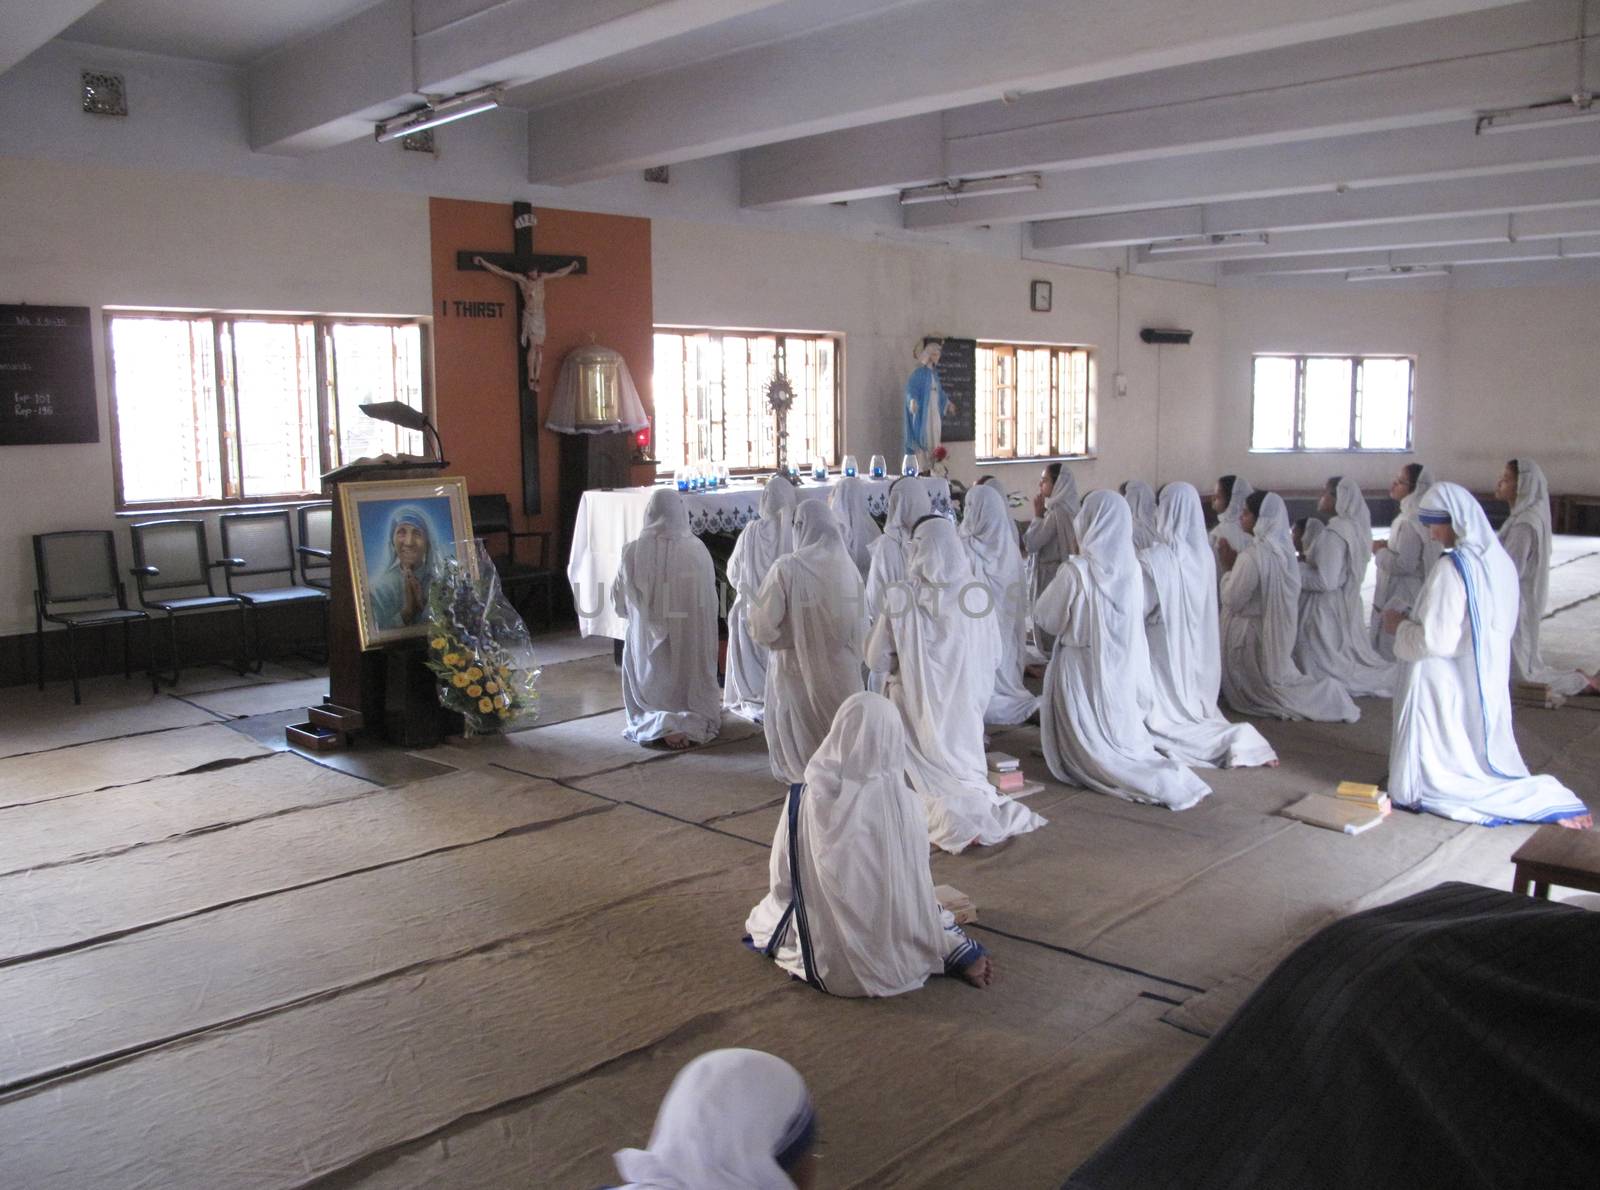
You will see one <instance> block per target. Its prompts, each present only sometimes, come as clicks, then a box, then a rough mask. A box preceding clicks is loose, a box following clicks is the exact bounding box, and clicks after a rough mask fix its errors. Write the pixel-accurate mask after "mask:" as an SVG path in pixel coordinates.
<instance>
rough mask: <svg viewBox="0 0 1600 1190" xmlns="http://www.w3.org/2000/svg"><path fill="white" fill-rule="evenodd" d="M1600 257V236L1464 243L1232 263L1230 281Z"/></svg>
mask: <svg viewBox="0 0 1600 1190" xmlns="http://www.w3.org/2000/svg"><path fill="white" fill-rule="evenodd" d="M1594 256H1600V234H1597V235H1588V236H1573V237H1569V238H1565V239H1554V240H1530V241H1528V242H1526V243H1516V244H1460V245H1456V246H1453V247H1451V246H1444V247H1431V248H1406V249H1402V250H1399V251H1395V252H1342V253H1335V254H1331V255H1328V256H1303V257H1295V256H1284V257H1277V258H1275V259H1272V260H1231V261H1228V262H1226V263H1224V264H1223V265H1222V266H1221V270H1222V275H1223V276H1225V277H1265V276H1291V275H1295V274H1309V273H1344V272H1348V271H1349V270H1351V269H1371V268H1427V267H1430V266H1436V265H1472V264H1500V263H1505V262H1507V261H1521V260H1578V259H1586V258H1588V257H1594Z"/></svg>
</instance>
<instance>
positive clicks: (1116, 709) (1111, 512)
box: [1077, 491, 1150, 752]
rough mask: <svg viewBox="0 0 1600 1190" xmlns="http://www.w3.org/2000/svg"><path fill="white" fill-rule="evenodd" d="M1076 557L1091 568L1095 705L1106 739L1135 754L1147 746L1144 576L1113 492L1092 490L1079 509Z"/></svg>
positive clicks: (1129, 517)
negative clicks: (1096, 693)
mask: <svg viewBox="0 0 1600 1190" xmlns="http://www.w3.org/2000/svg"><path fill="white" fill-rule="evenodd" d="M1077 529H1078V554H1079V558H1078V559H1077V561H1078V562H1079V563H1080V564H1081V565H1082V566H1083V568H1084V570H1086V571H1087V572H1088V576H1089V585H1090V587H1091V588H1092V590H1091V591H1090V592H1089V601H1088V602H1089V609H1090V616H1091V620H1090V625H1089V649H1088V656H1089V661H1090V664H1091V666H1092V667H1093V671H1094V672H1093V673H1092V674H1091V675H1090V678H1089V682H1088V687H1089V689H1091V690H1095V691H1098V692H1099V693H1100V694H1101V696H1102V697H1101V698H1100V699H1097V700H1095V703H1094V705H1093V706H1092V707H1091V708H1090V711H1091V713H1092V714H1093V715H1094V717H1095V719H1096V720H1097V721H1098V722H1099V725H1100V730H1101V732H1102V733H1103V734H1104V736H1105V738H1106V739H1108V740H1111V741H1112V742H1113V743H1115V744H1116V745H1117V746H1118V747H1120V748H1124V749H1126V750H1128V751H1130V752H1132V751H1135V750H1137V749H1140V748H1141V747H1142V746H1145V747H1147V746H1148V739H1147V738H1145V729H1144V714H1143V711H1144V710H1147V709H1148V707H1147V706H1141V704H1147V703H1148V701H1149V697H1150V651H1149V643H1148V642H1147V641H1146V639H1145V635H1144V578H1143V575H1142V573H1141V571H1140V569H1139V558H1138V555H1137V554H1136V553H1135V552H1134V548H1133V514H1132V512H1131V511H1130V510H1129V508H1128V502H1127V501H1126V500H1125V499H1123V498H1122V496H1120V495H1118V494H1117V493H1116V492H1111V491H1098V492H1090V493H1089V495H1088V497H1087V498H1086V499H1085V500H1084V502H1083V508H1082V509H1081V510H1080V511H1079V513H1078V525H1077Z"/></svg>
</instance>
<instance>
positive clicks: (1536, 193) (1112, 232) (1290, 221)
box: [1031, 165, 1600, 249]
mask: <svg viewBox="0 0 1600 1190" xmlns="http://www.w3.org/2000/svg"><path fill="white" fill-rule="evenodd" d="M1596 204H1600V166H1594V165H1585V166H1577V167H1574V168H1570V169H1548V170H1539V171H1537V172H1533V173H1522V174H1503V175H1499V176H1496V177H1489V178H1456V179H1452V180H1449V181H1442V182H1419V183H1415V184H1411V185H1404V186H1374V187H1372V188H1370V189H1363V190H1351V191H1349V192H1348V193H1345V194H1338V193H1332V194H1301V195H1291V196H1289V197H1285V198H1252V199H1241V200H1239V201H1235V202H1219V203H1206V204H1204V205H1201V206H1188V207H1173V208H1169V209H1165V210H1155V211H1132V212H1126V213H1123V214H1116V215H1089V216H1086V217H1084V218H1081V219H1052V220H1046V221H1044V222H1041V223H1035V224H1032V225H1031V240H1032V243H1033V246H1034V247H1035V248H1040V249H1050V248H1074V249H1078V248H1120V247H1126V246H1128V245H1140V244H1148V243H1151V242H1152V241H1154V240H1164V239H1175V238H1180V237H1185V236H1195V235H1219V234H1230V233H1233V232H1262V231H1264V232H1267V233H1269V234H1270V233H1272V232H1284V231H1294V230H1298V229H1309V228H1314V227H1354V226H1359V225H1361V224H1366V223H1390V222H1401V221H1405V220H1412V219H1431V218H1436V217H1440V216H1446V215H1491V214H1506V213H1509V212H1512V211H1531V210H1539V209H1555V208H1559V207H1583V206H1593V205H1596Z"/></svg>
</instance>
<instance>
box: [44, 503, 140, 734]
mask: <svg viewBox="0 0 1600 1190" xmlns="http://www.w3.org/2000/svg"><path fill="white" fill-rule="evenodd" d="M33 571H34V576H35V580H36V581H37V583H38V585H37V586H36V587H34V589H33V641H34V657H35V660H36V661H37V662H38V665H39V689H41V690H43V689H44V626H45V622H46V621H49V622H50V623H52V624H61V625H64V626H65V627H66V630H67V659H68V664H69V666H70V668H71V671H72V701H73V702H74V703H76V704H81V703H82V702H83V694H82V692H81V690H80V689H79V687H78V629H79V628H104V627H109V626H111V625H112V624H121V625H122V672H123V676H124V677H129V678H131V677H132V676H133V661H132V656H131V653H130V643H129V639H128V638H129V635H130V634H129V625H131V624H133V623H134V622H135V621H139V620H142V621H144V624H145V644H146V646H147V647H148V648H149V650H150V670H149V672H150V686H151V689H153V690H159V689H160V686H159V685H158V683H157V681H156V656H155V642H154V638H153V636H152V632H151V628H150V614H149V613H148V612H143V611H140V610H138V609H137V608H130V607H129V606H128V589H127V587H126V586H125V585H124V584H123V582H122V580H121V579H119V578H118V577H117V543H116V539H115V538H114V537H113V536H112V534H111V531H110V530H109V529H71V530H67V531H64V532H60V533H35V534H34V535H33ZM108 599H115V600H116V601H117V605H116V606H115V607H102V608H84V609H81V610H78V611H73V610H70V609H69V610H60V611H57V610H54V608H53V605H55V604H59V603H89V602H96V603H101V602H104V601H106V600H108Z"/></svg>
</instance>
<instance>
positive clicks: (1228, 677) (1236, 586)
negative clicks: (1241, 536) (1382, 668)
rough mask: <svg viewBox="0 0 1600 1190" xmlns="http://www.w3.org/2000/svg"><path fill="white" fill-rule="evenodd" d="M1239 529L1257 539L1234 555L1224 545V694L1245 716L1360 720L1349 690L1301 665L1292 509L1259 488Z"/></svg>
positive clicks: (1331, 721) (1334, 720) (1352, 721)
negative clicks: (1298, 659) (1314, 675)
mask: <svg viewBox="0 0 1600 1190" xmlns="http://www.w3.org/2000/svg"><path fill="white" fill-rule="evenodd" d="M1239 523H1240V526H1241V527H1242V528H1244V529H1245V530H1247V531H1253V532H1252V544H1251V546H1250V548H1249V549H1247V550H1245V551H1244V553H1242V554H1238V555H1235V554H1234V552H1233V548H1232V547H1231V546H1230V545H1228V544H1227V543H1226V542H1223V543H1221V545H1219V547H1218V548H1219V550H1221V557H1222V561H1223V564H1224V565H1225V566H1226V567H1227V573H1226V574H1225V575H1224V576H1223V579H1222V693H1223V696H1224V697H1225V698H1227V700H1228V705H1229V706H1231V707H1232V708H1233V709H1234V710H1236V711H1238V712H1239V713H1240V714H1244V715H1262V716H1265V717H1268V718H1272V719H1312V720H1316V721H1318V722H1323V723H1354V722H1355V721H1356V720H1357V719H1359V718H1361V712H1360V710H1359V709H1357V707H1356V704H1355V703H1353V702H1351V701H1350V696H1349V695H1348V694H1346V693H1345V692H1344V688H1343V687H1342V686H1339V685H1338V684H1336V683H1334V682H1330V681H1328V680H1327V679H1326V678H1312V677H1307V676H1306V675H1305V674H1303V673H1301V672H1300V669H1299V668H1298V667H1297V666H1296V665H1295V663H1294V643H1295V632H1296V628H1297V627H1298V623H1299V619H1300V563H1299V560H1298V559H1297V558H1296V557H1295V552H1294V541H1293V539H1292V538H1291V537H1290V534H1289V514H1288V511H1287V510H1286V509H1285V508H1284V506H1283V499H1282V497H1280V496H1279V495H1278V493H1276V492H1252V493H1251V495H1250V498H1249V499H1248V500H1247V501H1246V503H1245V512H1244V516H1243V517H1242V518H1241V519H1240V522H1239Z"/></svg>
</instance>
